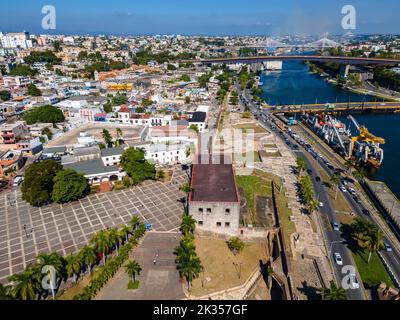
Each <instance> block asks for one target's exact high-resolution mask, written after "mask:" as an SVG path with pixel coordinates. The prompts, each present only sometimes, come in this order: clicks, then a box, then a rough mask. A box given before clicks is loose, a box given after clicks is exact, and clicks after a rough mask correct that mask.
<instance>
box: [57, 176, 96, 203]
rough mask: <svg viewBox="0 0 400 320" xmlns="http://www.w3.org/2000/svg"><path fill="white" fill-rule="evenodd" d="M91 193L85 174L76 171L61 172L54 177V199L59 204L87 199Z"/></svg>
mask: <svg viewBox="0 0 400 320" xmlns="http://www.w3.org/2000/svg"><path fill="white" fill-rule="evenodd" d="M89 191H90V188H89V185H88V183H87V180H86V178H85V177H84V175H83V174H80V173H77V172H76V171H75V170H74V169H64V170H61V171H59V172H58V173H57V174H56V176H55V177H54V186H53V193H52V199H53V201H54V202H57V203H66V202H71V201H75V200H78V199H81V198H83V197H85V196H86V195H87V194H88V193H89Z"/></svg>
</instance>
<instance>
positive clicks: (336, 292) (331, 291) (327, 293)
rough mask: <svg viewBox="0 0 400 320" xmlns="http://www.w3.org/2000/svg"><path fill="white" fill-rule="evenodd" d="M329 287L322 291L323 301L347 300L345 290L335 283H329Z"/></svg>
mask: <svg viewBox="0 0 400 320" xmlns="http://www.w3.org/2000/svg"><path fill="white" fill-rule="evenodd" d="M330 284H331V287H330V288H325V289H322V290H321V291H322V299H323V300H347V296H346V290H345V289H344V288H341V287H338V286H337V285H336V283H335V281H331V283H330Z"/></svg>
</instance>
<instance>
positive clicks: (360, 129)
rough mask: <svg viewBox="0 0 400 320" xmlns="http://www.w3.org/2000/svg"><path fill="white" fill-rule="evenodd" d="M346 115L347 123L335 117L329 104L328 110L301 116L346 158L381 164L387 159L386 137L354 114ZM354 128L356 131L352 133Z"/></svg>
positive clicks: (359, 161) (370, 163)
mask: <svg viewBox="0 0 400 320" xmlns="http://www.w3.org/2000/svg"><path fill="white" fill-rule="evenodd" d="M347 119H348V124H347V125H346V124H345V123H344V122H343V121H340V120H338V119H336V118H333V117H332V116H331V115H330V113H329V108H327V109H326V111H318V112H315V113H306V114H305V115H304V116H303V118H302V120H303V123H305V124H306V125H307V126H308V127H309V128H310V129H311V130H312V131H313V132H314V133H315V134H317V135H318V136H319V137H320V138H321V139H323V140H324V141H325V142H327V143H328V144H329V145H330V146H331V147H332V148H333V149H334V150H335V151H336V152H338V153H339V154H340V155H342V156H343V157H344V158H345V159H350V160H353V161H355V162H356V163H357V164H359V165H365V166H370V167H373V168H376V169H377V168H379V167H380V166H381V165H382V162H383V159H384V151H383V148H382V147H381V145H383V144H385V139H383V138H381V137H377V136H375V135H374V134H372V133H371V132H369V130H368V128H366V127H365V126H363V125H360V124H359V123H358V122H357V120H356V119H355V118H354V117H353V116H352V115H349V116H348V117H347ZM352 127H354V128H352ZM352 132H357V134H356V135H353V134H352Z"/></svg>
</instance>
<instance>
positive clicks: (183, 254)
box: [174, 238, 196, 264]
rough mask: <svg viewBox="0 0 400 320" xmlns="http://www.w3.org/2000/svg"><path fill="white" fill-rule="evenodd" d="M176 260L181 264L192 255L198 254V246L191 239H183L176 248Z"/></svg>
mask: <svg viewBox="0 0 400 320" xmlns="http://www.w3.org/2000/svg"><path fill="white" fill-rule="evenodd" d="M174 254H175V255H176V262H177V263H178V264H180V263H181V262H182V261H184V260H186V259H190V257H191V256H194V255H196V246H195V245H194V243H193V241H191V239H190V238H189V239H182V240H181V242H180V243H179V245H178V246H177V247H176V248H175V251H174Z"/></svg>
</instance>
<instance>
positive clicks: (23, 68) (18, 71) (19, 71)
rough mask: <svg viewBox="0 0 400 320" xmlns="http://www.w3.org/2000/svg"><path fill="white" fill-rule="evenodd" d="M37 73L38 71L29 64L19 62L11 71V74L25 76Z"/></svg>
mask: <svg viewBox="0 0 400 320" xmlns="http://www.w3.org/2000/svg"><path fill="white" fill-rule="evenodd" d="M36 74H37V71H36V70H34V69H31V68H30V67H29V66H28V65H24V64H17V65H16V66H15V68H13V69H11V70H10V72H9V75H10V76H23V77H33V76H35V75H36Z"/></svg>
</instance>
